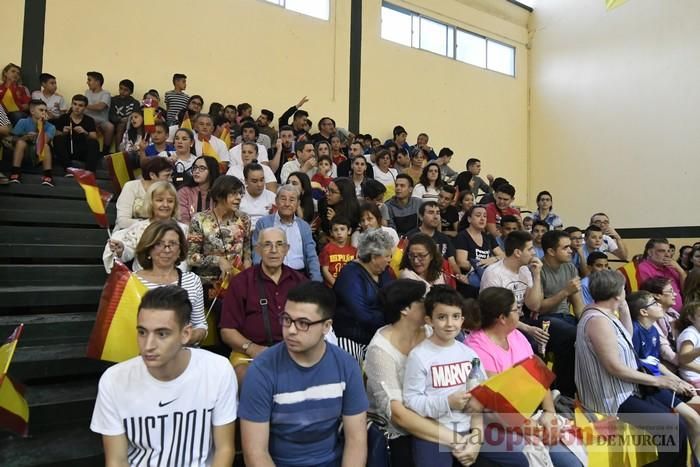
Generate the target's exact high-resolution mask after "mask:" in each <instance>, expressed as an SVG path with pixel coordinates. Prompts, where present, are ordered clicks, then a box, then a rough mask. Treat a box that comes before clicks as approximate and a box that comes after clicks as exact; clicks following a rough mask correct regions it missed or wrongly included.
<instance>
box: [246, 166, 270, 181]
mask: <svg viewBox="0 0 700 467" xmlns="http://www.w3.org/2000/svg"><path fill="white" fill-rule="evenodd" d="M257 171H260V172H263V173H265V169H263V166H262V165H260V164H258V163H257V162H251V163H250V164H247V165H246V166H245V167H243V178H244V179H245V180H247V179H248V174H249V173H251V172H257Z"/></svg>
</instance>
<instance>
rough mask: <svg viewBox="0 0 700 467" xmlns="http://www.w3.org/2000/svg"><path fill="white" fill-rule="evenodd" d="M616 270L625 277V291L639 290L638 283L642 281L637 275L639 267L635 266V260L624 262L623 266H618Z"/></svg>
mask: <svg viewBox="0 0 700 467" xmlns="http://www.w3.org/2000/svg"><path fill="white" fill-rule="evenodd" d="M617 271H618V272H619V273H620V274H622V275H623V276H624V278H625V291H626V292H627V293H632V292H637V291H638V290H639V284H641V282H642V281H641V279H640V277H639V268H637V263H636V262H635V261H630V262H629V263H625V264H624V265H623V266H621V267H619V268H618V269H617Z"/></svg>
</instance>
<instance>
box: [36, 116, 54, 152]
mask: <svg viewBox="0 0 700 467" xmlns="http://www.w3.org/2000/svg"><path fill="white" fill-rule="evenodd" d="M36 129H37V135H36V144H35V147H36V155H37V157H38V158H39V162H44V159H46V158H47V157H51V154H50V153H49V142H48V138H47V137H46V130H45V129H44V121H43V120H41V119H39V121H38V122H36Z"/></svg>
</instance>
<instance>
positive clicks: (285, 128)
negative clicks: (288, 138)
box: [280, 125, 294, 133]
mask: <svg viewBox="0 0 700 467" xmlns="http://www.w3.org/2000/svg"><path fill="white" fill-rule="evenodd" d="M283 131H291V132H292V133H294V128H292V126H291V125H282V126H281V127H280V133H282V132H283Z"/></svg>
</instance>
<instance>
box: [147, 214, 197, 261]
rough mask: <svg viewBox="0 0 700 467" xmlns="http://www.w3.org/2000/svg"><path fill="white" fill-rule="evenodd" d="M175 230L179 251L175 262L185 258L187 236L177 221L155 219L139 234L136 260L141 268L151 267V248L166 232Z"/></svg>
mask: <svg viewBox="0 0 700 467" xmlns="http://www.w3.org/2000/svg"><path fill="white" fill-rule="evenodd" d="M170 231H172V232H175V233H176V234H177V237H178V241H179V243H180V252H179V254H178V256H177V261H176V263H175V264H179V263H181V262H182V261H184V260H185V258H187V238H186V237H185V233H184V232H183V231H182V229H181V228H180V226H179V225H178V223H177V221H175V220H173V219H167V220H156V221H153V222H151V223H150V225H149V226H148V227H146V230H144V231H143V233H142V234H141V239H140V240H139V243H138V244H137V245H136V260H137V261H138V262H139V264H140V265H141V267H142V268H144V269H152V268H153V259H152V258H151V250H152V249H153V248H154V247H155V246H156V244H157V243H158V242H159V241H160V240H161V239H162V238H163V236H164V235H165V234H166V233H168V232H170Z"/></svg>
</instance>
